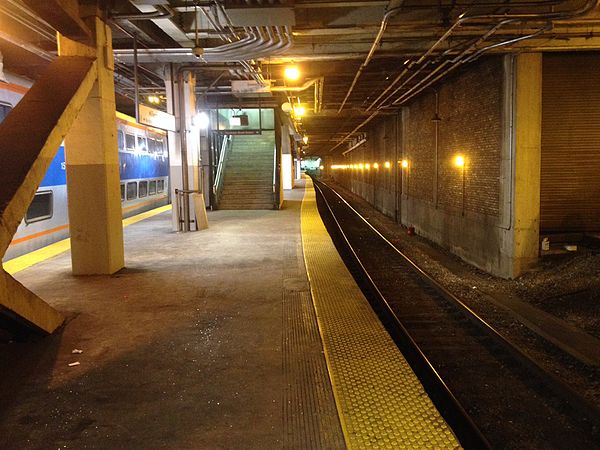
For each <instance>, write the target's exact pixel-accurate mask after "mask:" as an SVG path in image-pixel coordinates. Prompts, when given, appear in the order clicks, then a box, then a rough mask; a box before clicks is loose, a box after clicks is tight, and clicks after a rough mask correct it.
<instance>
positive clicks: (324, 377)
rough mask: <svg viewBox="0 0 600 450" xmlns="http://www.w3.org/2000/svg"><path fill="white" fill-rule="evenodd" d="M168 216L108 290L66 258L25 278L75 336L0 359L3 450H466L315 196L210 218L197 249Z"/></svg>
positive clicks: (195, 236)
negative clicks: (371, 300) (351, 265)
mask: <svg viewBox="0 0 600 450" xmlns="http://www.w3.org/2000/svg"><path fill="white" fill-rule="evenodd" d="M168 214H169V213H168V212H163V213H161V214H156V215H153V216H148V217H145V218H144V220H141V221H138V222H136V223H133V224H131V225H130V226H129V227H127V229H126V230H125V245H126V266H127V268H126V269H124V270H122V271H120V272H119V273H117V274H115V275H114V276H111V277H105V276H88V277H75V276H73V275H72V274H71V271H70V258H69V254H68V252H63V253H60V254H58V255H57V256H54V257H52V258H50V259H47V260H45V261H43V262H40V263H38V264H35V265H31V266H29V267H27V268H23V269H22V270H20V271H18V272H16V273H15V277H16V278H17V279H18V280H19V281H20V282H22V283H23V284H25V285H26V286H27V287H29V288H30V289H32V290H33V291H34V292H35V293H36V294H38V295H40V296H41V297H42V298H44V299H45V300H47V301H48V302H49V303H50V304H52V305H53V306H55V307H56V308H58V309H59V310H60V311H62V312H63V313H65V314H66V316H67V322H66V324H65V325H64V327H63V328H62V329H61V330H60V331H59V332H58V333H57V334H55V335H53V336H50V337H47V338H44V339H41V340H39V341H37V342H27V343H14V342H9V341H7V340H6V339H5V340H3V341H2V342H0V360H1V361H2V366H3V367H2V371H1V372H0V404H1V405H3V406H2V409H1V410H0V448H6V449H13V448H14V449H28V448H127V447H129V448H144V449H152V448H177V449H188V448H189V449H200V448H202V449H213V448H215V449H216V448H228V449H229V448H257V449H258V448H260V449H266V448H269V449H271V448H298V449H311V448H315V449H316V448H326V449H336V448H456V447H458V446H459V444H458V442H457V441H456V438H455V436H454V434H453V433H452V432H451V430H450V429H449V428H448V426H447V425H446V423H445V422H444V420H443V419H442V418H441V416H440V415H439V413H438V412H437V410H436V409H435V407H434V406H433V404H432V403H431V401H430V400H429V398H428V397H427V395H426V393H425V392H424V390H423V388H422V386H421V385H420V383H419V381H418V380H417V379H416V377H415V375H414V374H413V373H412V371H411V370H410V368H409V366H408V364H407V363H406V361H405V360H404V358H403V357H402V355H401V354H400V352H399V351H398V350H397V349H396V347H395V346H394V344H393V342H392V340H391V338H390V337H389V336H388V335H387V333H386V332H385V330H384V329H383V326H382V325H381V324H380V322H379V321H378V320H377V318H376V316H375V314H374V313H373V312H372V311H371V310H370V308H369V306H368V303H367V301H366V300H365V298H364V297H363V296H362V293H361V292H360V290H359V288H358V287H357V286H356V284H355V283H354V281H353V279H352V278H351V275H350V274H349V272H348V271H347V270H346V268H345V266H344V265H343V262H342V261H341V259H340V257H339V255H338V254H337V252H336V250H335V247H334V246H333V243H332V242H331V240H330V239H329V236H328V235H327V232H326V230H325V227H324V226H323V223H322V222H321V220H320V218H319V215H318V211H317V208H316V202H315V193H314V190H313V188H312V184H311V182H310V180H307V181H306V189H305V188H304V186H299V187H298V189H294V190H293V191H289V192H286V203H285V208H284V209H283V210H281V211H215V212H212V213H210V215H209V222H210V228H209V229H208V230H205V231H202V232H197V233H187V234H175V233H173V232H171V230H170V216H169V215H168ZM75 363H78V364H75Z"/></svg>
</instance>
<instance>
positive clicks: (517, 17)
mask: <svg viewBox="0 0 600 450" xmlns="http://www.w3.org/2000/svg"><path fill="white" fill-rule="evenodd" d="M595 4H596V0H587V2H586V3H585V5H583V6H582V7H580V8H579V9H576V10H574V11H569V12H550V13H542V14H514V15H506V14H487V15H474V16H467V15H465V14H462V15H461V16H459V18H458V20H457V21H456V22H454V24H453V25H452V26H451V27H450V28H449V29H448V30H446V32H445V33H444V34H443V35H442V36H441V37H440V38H439V39H438V40H437V41H436V42H434V44H433V45H432V46H431V47H430V48H429V49H428V50H427V51H426V52H425V53H424V54H423V55H421V57H420V58H419V59H418V60H416V61H412V62H411V63H410V64H409V66H408V67H407V68H406V69H405V70H403V71H402V72H401V73H400V74H399V75H398V76H397V77H396V78H395V79H394V80H393V81H392V83H390V85H389V86H388V87H387V88H386V89H385V90H384V92H383V93H382V94H380V95H379V96H378V97H377V99H375V101H374V102H373V103H371V105H370V106H369V107H368V108H367V111H369V110H370V109H372V108H373V106H374V105H375V104H376V103H377V102H378V101H379V100H380V99H381V97H383V95H385V93H387V92H389V90H390V89H391V88H392V87H393V86H394V85H395V84H397V83H398V82H399V81H400V80H401V79H402V78H403V77H404V75H406V73H407V72H408V71H409V70H411V69H412V68H413V67H414V66H416V65H421V64H422V63H423V62H424V61H425V59H426V58H428V57H429V56H431V55H432V54H433V52H434V51H435V50H436V49H437V48H438V47H439V46H440V45H441V44H442V43H443V42H444V41H445V40H446V39H448V38H449V37H450V36H451V35H452V33H453V32H454V31H455V30H456V29H457V28H458V27H460V26H462V25H463V24H465V23H466V22H468V21H475V20H494V19H500V22H499V23H498V24H496V25H495V26H498V28H499V27H501V26H504V25H506V24H509V23H514V22H530V21H547V20H560V19H568V18H572V17H576V16H579V15H582V14H585V13H587V12H589V11H590V10H591V9H592V8H593V7H594V6H595ZM495 26H494V28H495ZM533 36H537V34H536V33H533V34H532V35H528V36H527V39H529V38H531V37H533ZM507 42H508V41H507ZM510 43H513V42H512V40H510ZM503 45H508V44H503ZM498 47H499V46H498ZM421 70H422V68H420V69H419V72H420V71H421ZM411 79H412V77H411ZM404 84H406V83H404ZM398 91H399V89H396V90H395V91H394V92H393V93H392V94H390V95H388V96H387V97H386V99H385V100H383V101H382V102H381V103H380V106H381V104H384V103H386V102H387V101H388V100H389V99H390V98H391V97H393V96H394V95H395V94H396V93H397V92H398Z"/></svg>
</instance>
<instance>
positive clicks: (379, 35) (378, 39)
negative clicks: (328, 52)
mask: <svg viewBox="0 0 600 450" xmlns="http://www.w3.org/2000/svg"><path fill="white" fill-rule="evenodd" d="M402 3H404V1H403V0H402V1H401V2H400V5H399V6H396V7H395V8H392V9H390V10H389V11H387V12H386V13H385V14H384V15H383V19H382V20H381V25H380V26H379V31H378V32H377V36H375V40H374V41H373V44H371V49H370V50H369V53H368V54H367V57H366V58H365V60H364V62H363V63H362V64H361V65H360V67H359V68H358V71H357V72H356V75H354V80H352V84H351V85H350V87H349V88H348V92H346V96H345V97H344V100H343V101H342V104H341V105H340V108H339V109H338V114H339V113H340V112H341V111H342V109H344V105H345V104H346V102H347V101H348V97H350V94H351V93H352V91H353V90H354V86H356V83H357V82H358V79H359V78H360V75H361V74H362V72H363V70H365V69H366V67H367V66H368V65H369V63H370V62H371V58H373V54H374V53H375V49H376V48H377V46H378V45H379V43H380V42H381V39H382V38H383V34H384V33H385V29H386V28H387V24H388V21H389V20H390V18H392V16H395V15H396V14H397V13H399V12H400V10H401V9H402Z"/></svg>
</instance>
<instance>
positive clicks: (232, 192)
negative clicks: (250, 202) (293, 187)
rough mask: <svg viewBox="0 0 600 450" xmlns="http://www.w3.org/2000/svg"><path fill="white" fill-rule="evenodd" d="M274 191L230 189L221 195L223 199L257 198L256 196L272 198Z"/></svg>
mask: <svg viewBox="0 0 600 450" xmlns="http://www.w3.org/2000/svg"><path fill="white" fill-rule="evenodd" d="M272 195H273V189H252V188H250V189H244V188H240V189H228V190H226V191H223V193H222V194H221V197H222V198H226V197H227V198H229V197H255V196H261V197H263V196H272Z"/></svg>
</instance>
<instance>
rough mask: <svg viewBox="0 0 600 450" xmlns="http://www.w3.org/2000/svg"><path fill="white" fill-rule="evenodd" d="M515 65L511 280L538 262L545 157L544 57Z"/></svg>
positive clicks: (527, 56)
mask: <svg viewBox="0 0 600 450" xmlns="http://www.w3.org/2000/svg"><path fill="white" fill-rule="evenodd" d="M515 63H516V64H515V69H514V78H515V80H514V81H515V84H514V108H515V112H514V127H513V130H514V131H513V133H514V146H515V153H514V178H513V246H512V250H513V255H512V268H511V277H517V276H519V275H520V274H522V273H523V272H524V271H526V270H528V269H529V268H531V267H532V266H534V265H535V264H536V263H537V260H538V254H539V237H540V177H541V172H540V171H541V153H542V55H541V53H523V54H520V55H518V56H517V57H516V60H515Z"/></svg>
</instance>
